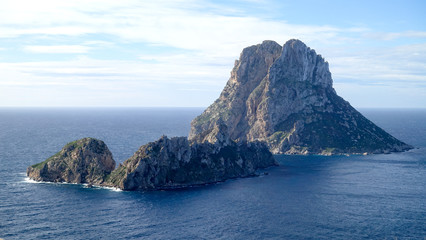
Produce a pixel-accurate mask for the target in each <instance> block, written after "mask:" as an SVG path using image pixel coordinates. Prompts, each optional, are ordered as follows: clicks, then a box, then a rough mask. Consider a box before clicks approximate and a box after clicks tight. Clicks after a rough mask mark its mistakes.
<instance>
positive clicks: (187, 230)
mask: <svg viewBox="0 0 426 240" xmlns="http://www.w3.org/2000/svg"><path fill="white" fill-rule="evenodd" d="M201 112H202V109H200V108H171V109H166V108H160V109H156V108H125V109H119V108H99V109H72V108H68V109H52V108H17V109H13V108H2V109H0V238H4V239H425V237H426V187H425V184H426V171H425V170H426V110H395V109H393V110H389V109H388V110H383V109H369V110H366V109H364V110H362V113H363V114H365V116H367V117H368V118H369V119H370V120H372V121H373V122H375V123H376V124H378V125H379V126H380V127H382V128H384V129H385V130H386V131H388V132H389V133H391V134H393V135H394V136H395V137H397V138H399V139H401V140H403V141H405V142H407V143H409V144H412V145H414V146H415V147H417V148H416V149H414V150H411V151H409V152H404V153H394V154H388V155H369V156H349V157H348V156H332V157H324V156H276V158H277V160H278V161H279V163H280V164H281V165H280V166H279V167H274V168H269V169H267V170H265V171H267V172H268V173H269V174H268V175H264V176H261V177H254V178H246V179H236V180H230V181H226V182H224V183H219V184H214V185H208V186H203V187H194V188H187V189H181V190H173V191H151V192H124V191H115V190H112V189H101V188H85V187H84V186H81V185H74V184H53V183H33V182H30V181H27V180H26V176H25V171H26V168H27V166H29V165H31V164H35V163H38V162H40V161H43V160H44V159H46V158H48V157H49V156H51V155H53V154H54V153H56V152H57V151H59V150H60V149H61V148H62V146H63V145H65V144H66V143H67V142H70V141H72V140H76V139H79V138H82V137H87V136H90V137H95V138H98V139H102V140H104V141H105V142H106V144H107V145H108V147H109V148H110V150H111V152H112V153H113V155H114V158H115V160H116V161H117V162H122V161H124V160H125V159H127V158H128V157H130V156H131V155H132V154H133V153H134V152H135V151H136V150H137V149H138V147H139V146H140V145H143V144H145V143H147V142H149V141H153V140H156V139H158V138H159V137H160V136H161V135H163V134H164V135H167V136H184V135H187V133H188V131H189V123H190V121H191V119H193V118H194V117H195V116H197V115H198V114H200V113H201Z"/></svg>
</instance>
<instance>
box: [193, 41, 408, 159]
mask: <svg viewBox="0 0 426 240" xmlns="http://www.w3.org/2000/svg"><path fill="white" fill-rule="evenodd" d="M332 85H333V80H332V77H331V73H330V71H329V67H328V63H327V62H326V61H325V60H324V59H323V58H322V57H321V56H320V55H318V54H316V52H315V51H314V50H313V49H310V48H309V47H307V46H306V45H305V44H304V43H303V42H301V41H299V40H294V39H293V40H289V41H288V42H286V43H285V44H284V46H283V47H282V48H281V47H280V46H279V45H278V44H277V43H275V42H272V41H264V42H263V43H262V44H259V45H256V46H251V47H248V48H246V49H244V50H243V52H242V53H241V55H240V59H239V60H238V61H236V63H235V66H234V68H233V70H232V72H231V77H230V79H229V80H228V83H227V84H226V86H225V88H224V90H223V91H222V93H221V95H220V97H219V98H218V99H217V100H216V101H215V102H214V103H213V104H212V105H211V106H209V107H208V108H207V109H206V110H205V111H204V113H203V114H201V115H200V116H198V117H197V118H195V119H194V120H193V121H192V122H191V132H190V134H189V138H190V140H194V141H200V140H202V139H200V137H199V136H200V135H203V133H207V132H209V131H212V129H214V128H215V126H217V125H218V124H219V125H220V124H225V125H226V129H227V131H228V134H229V136H230V137H231V139H233V140H237V141H240V140H241V141H246V140H247V141H256V140H259V141H265V142H266V143H267V144H268V147H269V149H270V150H271V151H272V152H273V153H287V154H324V155H329V154H343V153H351V154H352V153H383V152H392V151H404V150H407V149H410V148H412V147H411V146H409V145H407V144H405V143H403V142H401V141H399V140H398V139H396V138H394V137H392V136H391V135H389V134H388V133H386V132H385V131H384V130H383V129H381V128H379V127H378V126H376V125H375V124H374V123H372V122H371V121H369V120H368V119H366V118H365V117H364V116H363V115H362V114H361V113H359V112H358V111H357V110H355V109H354V108H353V107H352V106H351V105H350V104H349V103H348V102H347V101H345V100H343V99H342V98H341V97H339V96H338V95H337V94H336V91H335V90H334V89H333V86H332Z"/></svg>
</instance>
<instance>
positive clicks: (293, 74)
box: [270, 39, 333, 88]
mask: <svg viewBox="0 0 426 240" xmlns="http://www.w3.org/2000/svg"><path fill="white" fill-rule="evenodd" d="M270 72H271V74H270V77H271V81H272V82H275V81H278V80H281V81H287V82H307V83H310V84H313V85H316V86H322V87H326V88H331V87H332V85H333V80H332V78H331V73H330V70H329V66H328V62H326V61H325V60H324V58H322V57H321V55H318V54H317V53H316V52H315V50H313V49H311V48H309V47H308V46H306V44H304V43H303V42H302V41H300V40H297V39H291V40H289V41H287V42H286V43H285V44H284V46H283V51H282V54H281V56H280V57H279V58H278V60H277V61H276V62H275V63H274V64H273V66H272V67H271V69H270Z"/></svg>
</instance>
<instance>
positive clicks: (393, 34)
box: [364, 31, 426, 41]
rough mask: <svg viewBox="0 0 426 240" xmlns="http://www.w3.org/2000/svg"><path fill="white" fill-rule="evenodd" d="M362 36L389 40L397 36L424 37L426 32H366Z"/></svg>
mask: <svg viewBox="0 0 426 240" xmlns="http://www.w3.org/2000/svg"><path fill="white" fill-rule="evenodd" d="M364 36H366V37H368V38H373V39H376V40H382V41H389V40H394V39H397V38H426V32H422V31H404V32H367V33H365V34H364Z"/></svg>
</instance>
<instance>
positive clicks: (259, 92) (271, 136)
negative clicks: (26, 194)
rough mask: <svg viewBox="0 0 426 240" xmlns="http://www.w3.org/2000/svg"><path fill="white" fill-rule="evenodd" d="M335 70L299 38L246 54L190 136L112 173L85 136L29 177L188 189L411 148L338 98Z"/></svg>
mask: <svg viewBox="0 0 426 240" xmlns="http://www.w3.org/2000/svg"><path fill="white" fill-rule="evenodd" d="M332 85H333V80H332V78H331V73H330V71H329V69H328V63H327V62H326V61H325V60H324V59H323V58H322V57H321V56H320V55H317V54H316V52H315V51H314V50H312V49H310V48H309V47H307V46H306V45H305V44H304V43H303V42H301V41H299V40H290V41H288V42H287V43H285V44H284V46H283V47H281V46H280V45H279V44H277V43H276V42H273V41H264V42H263V43H262V44H258V45H255V46H251V47H248V48H245V49H244V50H243V52H242V53H241V55H240V59H239V60H237V61H236V62H235V66H234V68H233V70H232V72H231V77H230V79H229V81H228V82H227V84H226V86H225V88H224V90H223V91H222V93H221V95H220V97H219V98H218V99H217V100H216V101H215V102H214V103H213V104H212V105H211V106H209V107H208V108H207V109H206V110H205V111H204V112H203V113H202V114H201V115H200V116H198V117H197V118H195V119H194V120H193V121H192V122H191V132H190V133H189V137H188V138H187V137H174V138H171V139H169V138H167V137H166V136H163V137H161V138H160V139H159V140H157V141H155V142H150V143H148V144H146V145H143V146H141V147H140V148H139V150H138V151H137V152H136V153H135V154H134V155H133V156H132V157H130V158H129V159H127V160H126V161H124V162H123V163H122V164H120V165H119V166H118V167H117V168H116V169H115V165H116V163H115V161H114V160H113V158H112V154H111V152H110V151H109V150H108V147H107V146H106V144H105V143H104V142H102V141H100V140H97V139H93V138H84V139H80V140H77V141H74V142H71V143H69V144H67V145H66V146H64V147H63V148H62V150H61V151H60V152H58V153H57V154H55V155H54V156H52V157H50V158H48V159H47V160H45V161H44V162H41V163H38V164H35V165H32V166H30V167H28V169H27V175H28V176H29V177H30V178H31V179H34V180H37V181H49V182H69V183H87V184H91V185H98V186H108V187H116V188H120V189H123V190H155V189H170V188H181V187H188V186H193V185H202V184H208V183H215V182H219V181H225V180H227V179H231V178H238V177H248V176H254V175H256V171H257V170H258V169H262V168H267V167H269V166H274V165H277V162H276V161H275V159H274V157H273V155H272V153H271V152H273V153H276V154H283V153H285V154H323V155H331V154H361V153H363V154H364V153H388V152H395V151H405V150H408V149H411V148H412V147H411V146H409V145H407V144H405V143H403V142H401V141H399V140H398V139H396V138H394V137H393V136H391V135H390V134H388V133H386V132H385V131H384V130H383V129H381V128H379V127H378V126H376V125H375V124H374V123H372V122H371V121H369V120H368V119H366V118H365V117H364V116H363V115H362V114H361V113H359V112H358V111H357V110H355V109H354V108H353V107H352V106H351V105H350V104H349V103H348V102H347V101H345V100H343V99H342V98H341V97H339V96H338V95H337V94H336V91H335V90H334V89H333V86H332Z"/></svg>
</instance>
